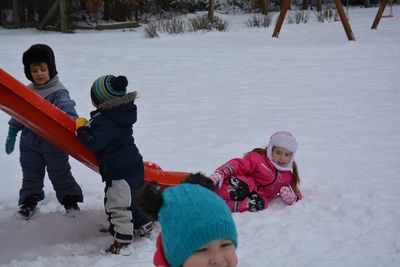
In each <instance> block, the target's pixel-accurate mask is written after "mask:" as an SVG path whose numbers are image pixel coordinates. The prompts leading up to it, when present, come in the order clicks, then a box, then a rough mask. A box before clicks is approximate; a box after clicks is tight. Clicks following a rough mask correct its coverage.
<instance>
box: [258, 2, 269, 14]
mask: <svg viewBox="0 0 400 267" xmlns="http://www.w3.org/2000/svg"><path fill="white" fill-rule="evenodd" d="M260 4H261V13H262V14H263V15H268V0H261V3H260Z"/></svg>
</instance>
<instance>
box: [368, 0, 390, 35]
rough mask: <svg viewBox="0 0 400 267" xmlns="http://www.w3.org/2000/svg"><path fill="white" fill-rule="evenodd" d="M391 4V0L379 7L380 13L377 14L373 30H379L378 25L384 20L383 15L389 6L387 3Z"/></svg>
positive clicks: (385, 1) (384, 1)
mask: <svg viewBox="0 0 400 267" xmlns="http://www.w3.org/2000/svg"><path fill="white" fill-rule="evenodd" d="M388 2H389V0H382V1H381V5H380V6H379V9H378V12H377V13H376V16H375V19H374V22H373V23H372V27H371V29H375V30H376V29H377V28H378V24H379V22H380V21H381V18H382V14H383V12H384V11H385V7H386V5H387V3H388Z"/></svg>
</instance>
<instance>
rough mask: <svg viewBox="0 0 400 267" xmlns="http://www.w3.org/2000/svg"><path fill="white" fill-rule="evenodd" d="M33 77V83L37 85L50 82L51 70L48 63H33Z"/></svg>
mask: <svg viewBox="0 0 400 267" xmlns="http://www.w3.org/2000/svg"><path fill="white" fill-rule="evenodd" d="M30 68H31V75H32V79H33V82H34V83H35V84H37V85H43V84H45V83H47V82H48V81H50V74H49V68H48V67H47V63H45V62H42V63H32V64H31V65H30Z"/></svg>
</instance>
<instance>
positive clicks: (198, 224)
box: [158, 183, 237, 267]
mask: <svg viewBox="0 0 400 267" xmlns="http://www.w3.org/2000/svg"><path fill="white" fill-rule="evenodd" d="M162 198H163V204H162V206H161V209H160V212H159V214H158V216H159V217H158V219H159V223H160V227H161V233H162V245H163V248H164V253H165V256H166V258H167V260H168V263H169V264H170V265H171V267H178V266H182V264H183V263H184V262H185V260H186V259H187V258H189V257H190V256H191V255H192V254H193V253H194V252H195V251H197V250H198V249H199V248H201V247H202V246H204V245H205V244H207V243H208V242H211V241H214V240H218V239H229V240H232V242H233V243H234V245H235V247H236V246H237V232H236V226H235V223H234V221H233V218H232V214H231V212H230V210H229V209H228V207H227V205H226V203H225V202H224V201H223V200H222V199H221V198H220V197H219V196H218V195H217V194H216V193H214V192H213V191H211V190H209V189H207V188H204V187H202V186H200V185H195V184H187V183H184V184H179V185H176V186H172V187H169V188H167V189H166V190H164V192H163V193H162Z"/></svg>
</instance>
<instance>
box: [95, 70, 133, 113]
mask: <svg viewBox="0 0 400 267" xmlns="http://www.w3.org/2000/svg"><path fill="white" fill-rule="evenodd" d="M127 86H128V79H127V78H126V77H125V76H118V77H115V76H114V75H104V76H101V77H100V78H98V79H96V80H95V81H94V82H93V85H92V87H91V88H90V96H91V98H92V102H93V104H94V105H95V106H96V107H98V106H99V105H100V104H101V103H103V102H105V101H108V100H111V99H114V98H117V97H122V96H124V95H126V87H127Z"/></svg>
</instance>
